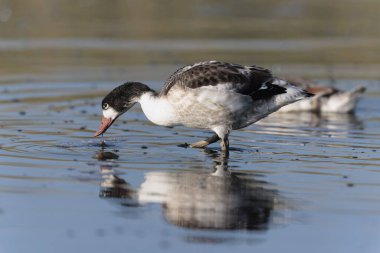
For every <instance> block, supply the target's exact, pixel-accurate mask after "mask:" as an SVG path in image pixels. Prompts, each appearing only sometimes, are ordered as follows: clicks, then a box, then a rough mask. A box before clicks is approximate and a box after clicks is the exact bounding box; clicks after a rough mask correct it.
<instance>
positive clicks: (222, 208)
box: [99, 149, 281, 231]
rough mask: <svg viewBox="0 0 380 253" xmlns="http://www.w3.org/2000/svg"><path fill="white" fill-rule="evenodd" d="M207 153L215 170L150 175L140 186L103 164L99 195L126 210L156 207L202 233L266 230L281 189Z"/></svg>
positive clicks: (174, 222) (224, 157)
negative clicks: (234, 169) (153, 204)
mask: <svg viewBox="0 0 380 253" xmlns="http://www.w3.org/2000/svg"><path fill="white" fill-rule="evenodd" d="M204 152H205V153H206V154H207V156H208V157H210V158H211V159H212V161H213V166H211V168H204V169H199V167H197V169H190V170H189V169H188V168H187V170H184V171H180V172H178V171H175V172H173V171H149V172H146V173H145V174H144V181H143V182H142V183H141V184H140V185H139V186H138V187H132V186H131V184H129V183H128V179H127V178H122V177H121V176H119V175H117V172H116V170H115V169H114V168H113V166H112V165H101V166H100V173H101V175H102V181H101V183H100V193H99V196H100V198H102V199H114V200H117V202H118V203H119V204H120V205H121V206H123V208H126V209H125V210H126V211H127V208H140V207H142V206H144V205H146V204H151V203H156V204H159V205H160V206H161V210H162V212H163V217H164V219H165V221H167V222H168V223H169V224H172V225H175V226H177V227H181V228H187V229H198V230H255V231H264V230H267V229H268V228H269V226H270V224H271V220H272V218H273V217H272V216H273V213H274V211H275V210H276V209H278V208H279V206H280V204H279V203H280V202H281V201H280V195H279V192H278V191H277V190H273V189H269V187H268V183H267V182H265V181H261V180H257V179H255V177H256V176H255V175H252V173H242V172H234V171H231V170H230V169H229V166H228V162H229V158H228V155H225V154H219V153H217V152H216V151H214V150H210V149H205V150H204Z"/></svg>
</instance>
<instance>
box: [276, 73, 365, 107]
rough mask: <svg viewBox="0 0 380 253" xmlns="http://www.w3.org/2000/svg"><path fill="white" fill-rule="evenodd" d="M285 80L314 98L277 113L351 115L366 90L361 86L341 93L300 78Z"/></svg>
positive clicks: (332, 88)
mask: <svg viewBox="0 0 380 253" xmlns="http://www.w3.org/2000/svg"><path fill="white" fill-rule="evenodd" d="M286 80H287V81H288V82H290V83H292V84H293V85H295V86H297V87H300V88H302V89H304V90H307V91H308V92H310V93H313V94H315V96H314V97H312V98H310V99H304V100H302V101H298V102H296V103H293V104H290V105H287V106H284V107H282V108H281V109H280V110H279V111H278V112H279V113H291V112H314V113H341V114H352V113H354V112H355V110H356V107H357V103H358V101H359V99H360V96H361V94H363V93H364V92H365V90H366V87H365V86H362V85H359V86H357V87H355V88H353V89H352V90H349V91H343V90H339V89H336V88H334V87H328V86H323V85H320V84H318V83H315V82H311V81H307V80H304V79H301V78H297V79H286Z"/></svg>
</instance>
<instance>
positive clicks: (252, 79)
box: [95, 61, 312, 152]
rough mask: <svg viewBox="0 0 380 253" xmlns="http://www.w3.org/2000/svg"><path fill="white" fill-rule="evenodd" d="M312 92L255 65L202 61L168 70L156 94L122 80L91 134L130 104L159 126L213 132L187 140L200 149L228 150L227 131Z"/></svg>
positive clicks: (147, 88)
mask: <svg viewBox="0 0 380 253" xmlns="http://www.w3.org/2000/svg"><path fill="white" fill-rule="evenodd" d="M310 96H312V94H310V93H309V92H306V91H305V90H303V89H302V88H299V87H295V86H293V85H291V84H290V83H288V82H287V81H284V80H281V79H279V78H276V77H274V76H273V75H272V73H271V72H270V71H269V70H267V69H264V68H260V67H257V66H242V65H238V64H231V63H225V62H218V61H206V62H200V63H196V64H193V65H189V66H185V67H183V68H180V69H179V70H177V71H176V72H175V73H174V74H172V75H171V76H170V77H169V79H168V81H167V82H166V83H165V85H164V87H163V89H162V90H161V92H160V93H157V92H156V91H154V90H152V89H151V88H149V87H148V86H147V85H145V84H142V83H139V82H127V83H125V84H123V85H121V86H119V87H117V88H115V89H114V90H112V91H111V92H110V93H109V94H108V95H107V96H106V97H105V98H104V99H103V101H102V108H103V118H102V123H101V126H100V128H99V130H98V131H97V132H96V133H95V136H98V135H100V134H103V133H104V132H105V131H106V130H107V129H108V128H109V127H110V126H111V125H112V123H113V122H114V121H115V120H116V119H117V118H118V117H119V116H120V115H122V114H123V113H125V112H127V111H128V110H129V109H130V108H131V107H132V106H133V105H134V104H135V103H140V104H141V107H142V110H143V111H144V113H145V115H146V116H147V118H148V119H149V120H150V121H152V122H153V123H155V124H157V125H161V126H176V125H184V126H187V127H192V128H197V129H209V130H212V131H214V132H215V134H214V135H213V136H212V137H210V138H208V139H206V140H202V141H199V142H196V143H193V144H191V145H190V146H191V147H196V148H203V147H206V146H207V145H209V144H211V143H214V142H217V141H218V140H221V149H222V151H224V152H228V150H229V142H228V135H229V134H230V132H231V131H232V130H235V129H241V128H244V127H247V126H249V125H251V124H253V123H255V122H256V121H258V120H260V119H262V118H264V117H266V116H268V115H269V114H271V113H273V112H275V111H277V110H278V109H280V108H281V107H282V106H285V105H288V104H290V103H293V102H295V101H298V100H301V99H303V98H306V97H310Z"/></svg>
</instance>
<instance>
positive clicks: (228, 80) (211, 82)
mask: <svg viewBox="0 0 380 253" xmlns="http://www.w3.org/2000/svg"><path fill="white" fill-rule="evenodd" d="M271 80H273V76H272V73H271V72H270V71H269V70H267V69H264V68H260V67H257V66H249V67H246V66H242V65H238V64H230V63H225V62H218V61H209V62H200V63H196V64H194V65H189V66H185V67H183V68H180V69H178V70H177V71H176V72H174V73H173V74H172V75H171V76H170V77H169V79H168V80H167V82H166V83H165V85H164V87H163V89H162V91H161V94H160V95H166V94H167V93H168V92H169V90H170V89H171V88H172V87H174V86H181V87H184V88H185V87H186V88H190V89H196V88H199V87H204V86H216V85H218V86H222V87H224V88H225V89H228V90H234V91H236V92H238V93H241V94H245V95H249V94H252V93H253V92H254V91H257V90H259V89H260V88H261V87H262V86H263V85H265V83H267V82H268V81H271Z"/></svg>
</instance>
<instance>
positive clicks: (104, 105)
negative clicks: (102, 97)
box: [102, 103, 110, 110]
mask: <svg viewBox="0 0 380 253" xmlns="http://www.w3.org/2000/svg"><path fill="white" fill-rule="evenodd" d="M108 107H110V105H109V104H107V103H104V104H103V105H102V108H103V110H107V109H108Z"/></svg>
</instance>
